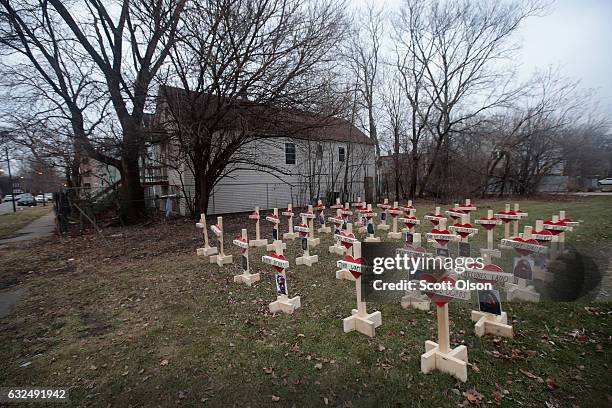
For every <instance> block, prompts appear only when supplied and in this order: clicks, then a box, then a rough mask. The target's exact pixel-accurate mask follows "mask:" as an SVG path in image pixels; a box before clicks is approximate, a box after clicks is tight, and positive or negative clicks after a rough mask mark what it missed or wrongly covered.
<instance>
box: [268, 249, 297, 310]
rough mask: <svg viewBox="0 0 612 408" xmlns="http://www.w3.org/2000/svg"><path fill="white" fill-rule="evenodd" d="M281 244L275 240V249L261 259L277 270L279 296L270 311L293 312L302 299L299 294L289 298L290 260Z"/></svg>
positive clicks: (276, 278)
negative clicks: (288, 270) (287, 258)
mask: <svg viewBox="0 0 612 408" xmlns="http://www.w3.org/2000/svg"><path fill="white" fill-rule="evenodd" d="M281 244H282V242H281V241H275V242H274V245H275V251H274V252H273V253H271V254H270V255H264V256H263V257H262V258H261V260H262V262H264V263H266V264H268V265H272V266H273V267H274V269H275V270H276V274H275V277H274V278H275V281H276V286H277V296H276V300H275V301H274V302H272V303H270V305H269V308H270V312H271V313H278V312H282V313H287V314H292V313H293V312H294V311H295V310H296V309H298V308H299V307H300V306H301V301H300V297H299V296H295V297H293V298H289V289H288V286H287V273H286V269H287V268H288V267H289V261H287V260H286V259H285V256H284V255H283V247H282V245H281Z"/></svg>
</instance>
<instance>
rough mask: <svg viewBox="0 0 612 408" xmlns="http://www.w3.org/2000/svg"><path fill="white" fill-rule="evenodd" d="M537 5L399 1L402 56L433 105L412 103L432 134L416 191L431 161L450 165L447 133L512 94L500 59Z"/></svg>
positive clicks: (422, 186) (430, 171) (445, 166)
mask: <svg viewBox="0 0 612 408" xmlns="http://www.w3.org/2000/svg"><path fill="white" fill-rule="evenodd" d="M540 10H541V7H540V6H539V4H538V3H535V2H504V1H500V0H496V1H468V0H455V1H444V2H443V1H435V0H434V1H428V2H425V3H423V2H420V1H417V0H405V1H404V3H403V6H402V10H401V13H400V16H399V19H398V23H397V24H396V31H397V35H398V37H399V38H401V39H403V38H405V39H404V40H403V41H402V45H403V46H404V47H403V48H404V50H403V52H404V53H407V54H408V56H405V57H404V58H402V61H406V60H407V61H409V62H411V61H413V62H412V64H413V66H415V67H416V69H415V71H416V73H417V78H416V84H417V86H420V89H421V90H422V92H425V94H426V98H427V99H429V100H430V101H431V103H432V104H433V110H432V111H430V112H428V111H427V110H428V109H429V107H430V106H431V105H430V104H429V103H425V104H424V106H420V105H415V106H416V107H417V108H418V109H419V111H420V112H419V115H418V116H419V117H420V118H425V117H426V118H427V121H426V122H425V123H426V126H427V130H428V131H429V132H430V133H431V135H432V137H433V140H432V142H433V143H432V146H431V153H430V157H429V160H428V164H427V167H426V170H425V174H424V175H423V177H422V178H421V182H420V186H419V189H418V195H420V196H421V195H423V194H424V193H425V190H426V188H427V187H428V184H429V181H430V177H431V176H432V174H433V172H434V170H435V169H436V166H438V165H439V170H440V171H441V172H442V173H443V172H444V171H445V170H446V169H449V168H450V166H449V163H448V139H449V138H450V137H451V135H452V134H453V133H455V132H458V131H460V130H461V126H462V125H463V124H464V123H466V122H468V121H469V120H470V119H472V118H474V117H475V116H477V115H479V114H481V113H483V112H485V111H487V110H490V109H492V108H494V107H497V106H500V105H502V104H504V103H507V102H508V101H509V100H511V98H513V97H514V96H515V95H516V92H517V91H516V89H514V90H513V89H510V88H509V85H510V79H511V77H510V76H509V75H506V74H507V72H505V71H504V69H503V66H502V65H500V62H501V61H504V60H507V59H508V58H509V57H510V56H511V55H512V51H513V50H514V46H513V44H512V43H511V35H512V34H513V33H514V32H515V31H516V29H517V28H518V27H519V25H520V23H521V22H522V21H523V20H524V19H525V18H527V17H529V16H531V15H534V14H535V13H537V12H539V11H540ZM402 65H403V64H402ZM408 66H410V65H408ZM421 69H423V72H422V77H420V75H421V74H420V70H421ZM411 82H413V83H414V82H415V81H414V80H413V81H411ZM423 109H425V111H423ZM442 152H444V154H441V153H442Z"/></svg>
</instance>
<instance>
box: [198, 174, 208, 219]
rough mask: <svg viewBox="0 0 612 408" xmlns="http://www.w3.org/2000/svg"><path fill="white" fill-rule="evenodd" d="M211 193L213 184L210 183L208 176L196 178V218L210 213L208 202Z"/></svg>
mask: <svg viewBox="0 0 612 408" xmlns="http://www.w3.org/2000/svg"><path fill="white" fill-rule="evenodd" d="M200 174H201V173H200ZM211 192H212V183H209V181H208V178H207V177H206V175H204V174H203V175H202V176H200V177H196V185H195V214H194V216H195V217H196V218H199V216H200V214H206V213H207V212H208V202H209V200H210V194H211Z"/></svg>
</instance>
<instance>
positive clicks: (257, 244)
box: [249, 239, 268, 248]
mask: <svg viewBox="0 0 612 408" xmlns="http://www.w3.org/2000/svg"><path fill="white" fill-rule="evenodd" d="M266 245H268V240H267V239H254V240H251V241H249V246H250V247H254V248H258V247H262V246H266Z"/></svg>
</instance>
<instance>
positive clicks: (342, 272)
mask: <svg viewBox="0 0 612 408" xmlns="http://www.w3.org/2000/svg"><path fill="white" fill-rule="evenodd" d="M345 225H346V230H345V231H341V232H340V233H339V234H336V236H335V237H334V238H337V239H338V240H339V241H340V242H344V243H346V246H345V251H344V254H345V256H346V255H348V256H353V254H354V252H353V247H354V246H355V244H356V243H357V242H359V240H358V239H357V238H356V237H355V236H354V234H353V224H351V223H350V222H349V223H346V224H345ZM336 279H347V280H352V276H351V274H350V272H349V271H348V269H344V268H340V269H338V270H337V271H336Z"/></svg>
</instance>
